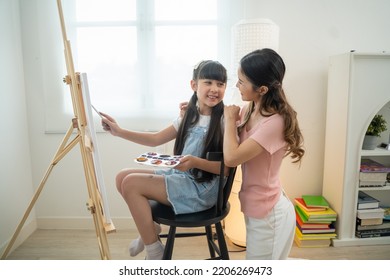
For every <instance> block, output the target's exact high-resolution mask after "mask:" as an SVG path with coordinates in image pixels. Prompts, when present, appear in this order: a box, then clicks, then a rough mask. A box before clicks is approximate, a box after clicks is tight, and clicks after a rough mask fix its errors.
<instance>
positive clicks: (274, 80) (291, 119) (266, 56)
mask: <svg viewBox="0 0 390 280" xmlns="http://www.w3.org/2000/svg"><path fill="white" fill-rule="evenodd" d="M240 67H241V71H242V73H243V74H244V75H245V76H246V77H247V78H248V80H249V81H250V82H251V83H252V85H253V88H254V90H257V89H258V88H259V87H261V86H266V87H267V88H268V92H267V93H266V94H265V95H263V96H262V97H261V104H260V108H257V110H260V114H261V115H262V116H264V117H267V116H271V115H273V114H280V115H281V116H282V117H283V119H284V140H285V141H286V142H287V152H286V155H285V156H288V155H291V158H292V159H293V162H294V163H295V162H300V161H301V159H302V157H303V155H304V154H305V150H304V149H303V135H302V133H301V130H300V129H299V125H298V120H297V113H296V111H295V110H294V109H293V108H292V107H291V105H290V104H289V103H288V101H287V98H286V95H285V93H284V90H283V87H282V82H283V78H284V74H285V72H286V66H285V64H284V62H283V59H282V58H281V57H280V56H279V55H278V54H277V53H276V52H275V51H274V50H271V49H266V48H265V49H261V50H255V51H253V52H251V53H249V54H247V55H245V56H244V57H243V58H242V59H241V61H240ZM255 109H256V108H255V103H254V102H253V101H251V102H250V103H249V107H248V111H247V113H246V115H245V117H244V121H243V123H242V124H241V125H240V127H239V131H240V129H242V127H244V126H245V124H246V123H247V122H248V120H249V118H250V115H251V113H252V112H253V111H254V110H255Z"/></svg>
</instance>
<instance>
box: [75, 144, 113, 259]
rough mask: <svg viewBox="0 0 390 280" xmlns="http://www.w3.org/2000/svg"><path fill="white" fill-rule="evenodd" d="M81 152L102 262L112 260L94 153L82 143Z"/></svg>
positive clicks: (89, 204)
mask: <svg viewBox="0 0 390 280" xmlns="http://www.w3.org/2000/svg"><path fill="white" fill-rule="evenodd" d="M80 150H81V154H82V158H83V163H84V164H83V166H84V173H85V177H86V183H87V187H88V193H89V198H90V200H89V201H88V203H87V206H88V209H89V210H90V211H91V214H92V216H93V221H94V224H95V230H96V236H97V238H98V243H99V250H100V256H101V258H102V260H108V259H110V258H111V256H110V250H109V246H108V241H107V233H106V229H105V221H104V219H103V206H102V205H101V203H100V201H101V200H100V196H99V192H98V187H97V179H96V175H95V170H94V165H93V159H92V153H91V151H88V150H87V148H86V146H85V143H82V142H80Z"/></svg>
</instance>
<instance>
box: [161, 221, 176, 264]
mask: <svg viewBox="0 0 390 280" xmlns="http://www.w3.org/2000/svg"><path fill="white" fill-rule="evenodd" d="M175 235H176V227H174V226H171V227H169V233H168V236H167V241H166V242H165V249H164V255H163V260H171V259H172V253H173V244H174V243H175Z"/></svg>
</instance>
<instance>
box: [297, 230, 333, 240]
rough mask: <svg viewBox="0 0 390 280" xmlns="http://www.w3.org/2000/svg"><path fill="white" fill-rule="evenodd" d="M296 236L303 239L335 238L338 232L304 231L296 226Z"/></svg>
mask: <svg viewBox="0 0 390 280" xmlns="http://www.w3.org/2000/svg"><path fill="white" fill-rule="evenodd" d="M295 236H297V238H299V239H301V240H313V239H330V238H335V237H336V236H337V234H336V233H335V232H328V233H302V232H301V231H300V230H299V228H298V227H295Z"/></svg>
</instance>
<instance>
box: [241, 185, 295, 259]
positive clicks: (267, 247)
mask: <svg viewBox="0 0 390 280" xmlns="http://www.w3.org/2000/svg"><path fill="white" fill-rule="evenodd" d="M295 223H296V221H295V210H294V205H293V204H292V202H291V201H290V200H289V199H288V198H287V196H286V195H285V194H284V192H283V193H282V194H281V195H280V199H279V201H278V202H277V203H276V205H275V207H274V208H273V209H272V210H271V212H270V213H269V214H268V216H266V217H265V218H263V219H255V218H250V217H247V216H245V224H246V251H247V252H246V259H247V260H284V259H287V257H288V256H289V254H290V250H291V247H292V244H293V241H294V233H295Z"/></svg>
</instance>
